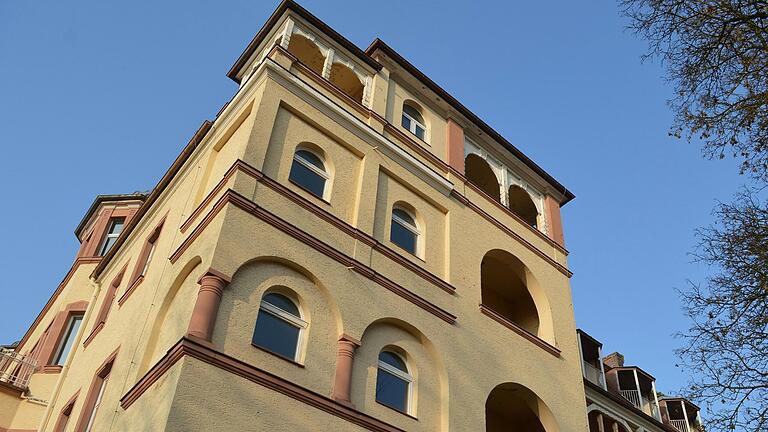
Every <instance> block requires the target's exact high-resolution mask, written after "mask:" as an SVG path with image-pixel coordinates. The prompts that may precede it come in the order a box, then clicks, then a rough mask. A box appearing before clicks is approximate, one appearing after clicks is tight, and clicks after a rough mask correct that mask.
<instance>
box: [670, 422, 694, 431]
mask: <svg viewBox="0 0 768 432" xmlns="http://www.w3.org/2000/svg"><path fill="white" fill-rule="evenodd" d="M669 422H670V423H671V424H672V426H674V427H675V429H677V430H679V431H680V432H691V429H690V428H689V427H688V423H686V421H685V420H670V421H669Z"/></svg>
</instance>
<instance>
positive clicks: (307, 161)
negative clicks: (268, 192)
mask: <svg viewBox="0 0 768 432" xmlns="http://www.w3.org/2000/svg"><path fill="white" fill-rule="evenodd" d="M288 179H289V180H290V181H291V182H293V183H295V184H297V185H298V186H300V187H301V188H302V189H304V190H306V191H308V192H310V193H312V194H313V195H315V196H317V197H318V198H326V196H327V195H328V187H327V184H328V180H329V179H330V174H328V169H327V168H326V166H325V161H324V158H323V157H322V156H320V155H319V152H318V151H312V150H309V149H306V148H297V149H296V152H295V153H294V154H293V163H292V164H291V172H290V173H289V174H288Z"/></svg>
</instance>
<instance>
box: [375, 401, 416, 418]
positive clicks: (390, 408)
mask: <svg viewBox="0 0 768 432" xmlns="http://www.w3.org/2000/svg"><path fill="white" fill-rule="evenodd" d="M376 403H377V404H379V405H380V406H383V407H384V408H386V409H388V410H392V411H394V412H396V413H398V414H400V415H403V416H406V417H408V418H409V419H411V420H415V421H419V419H418V418H416V417H414V416H412V415H410V414H408V413H406V412H402V411H400V410H399V409H397V408H392V407H391V406H389V405H387V404H385V403H384V402H379V401H378V400H377V401H376Z"/></svg>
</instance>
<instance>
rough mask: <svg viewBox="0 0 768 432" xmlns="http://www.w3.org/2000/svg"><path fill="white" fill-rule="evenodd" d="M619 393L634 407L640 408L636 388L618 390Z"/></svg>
mask: <svg viewBox="0 0 768 432" xmlns="http://www.w3.org/2000/svg"><path fill="white" fill-rule="evenodd" d="M619 394H621V397H623V398H624V399H626V400H628V401H629V402H630V403H631V404H632V405H634V406H635V407H636V408H639V409H642V408H643V406H642V405H641V404H640V392H639V391H637V390H619Z"/></svg>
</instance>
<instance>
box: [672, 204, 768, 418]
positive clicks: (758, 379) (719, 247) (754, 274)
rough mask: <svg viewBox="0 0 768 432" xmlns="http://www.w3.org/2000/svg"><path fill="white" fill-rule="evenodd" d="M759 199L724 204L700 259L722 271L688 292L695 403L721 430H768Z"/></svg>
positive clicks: (765, 207) (766, 277) (765, 223)
mask: <svg viewBox="0 0 768 432" xmlns="http://www.w3.org/2000/svg"><path fill="white" fill-rule="evenodd" d="M757 195H758V194H756V193H755V192H753V191H749V190H744V191H742V192H741V193H739V194H738V195H737V197H736V200H735V201H734V202H733V203H728V204H724V203H720V204H719V205H718V206H717V208H716V209H715V211H714V213H715V217H716V220H717V223H716V224H715V225H712V226H710V227H708V228H704V229H700V230H698V237H699V239H700V244H699V247H698V248H697V252H696V254H695V257H696V259H697V260H698V261H700V262H702V263H704V264H707V265H709V266H711V267H712V268H713V269H715V271H714V273H713V275H712V276H710V277H709V279H708V280H707V281H706V283H705V284H704V286H700V285H695V284H692V286H691V289H689V290H686V291H684V292H682V293H681V295H682V297H683V300H684V303H685V305H686V307H685V308H686V312H687V314H688V316H689V317H690V319H691V321H692V322H693V324H692V327H691V328H690V329H689V330H688V332H686V333H684V334H682V336H683V337H684V338H685V339H686V341H687V344H686V346H685V348H683V349H681V350H680V352H679V353H680V354H681V355H682V358H683V361H684V364H685V366H686V368H687V369H688V370H689V371H690V372H691V375H692V381H693V382H692V386H691V389H690V394H689V397H691V398H692V399H693V400H700V401H704V402H705V403H706V404H707V407H708V408H709V409H710V410H709V411H710V412H709V413H708V417H707V419H706V421H705V423H706V424H707V426H708V428H709V429H714V430H733V429H738V430H747V431H765V430H768V412H767V411H768V338H766V336H768V202H760V200H759V198H758V197H757Z"/></svg>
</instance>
